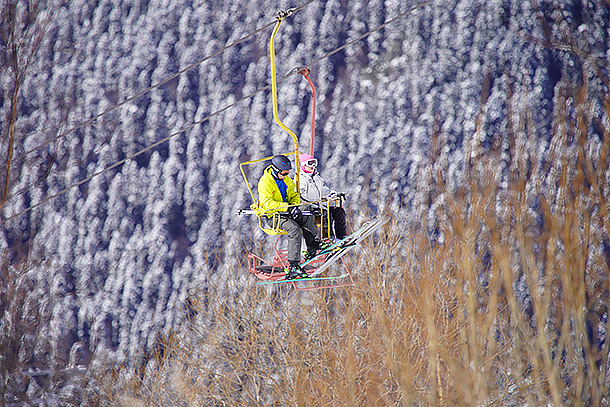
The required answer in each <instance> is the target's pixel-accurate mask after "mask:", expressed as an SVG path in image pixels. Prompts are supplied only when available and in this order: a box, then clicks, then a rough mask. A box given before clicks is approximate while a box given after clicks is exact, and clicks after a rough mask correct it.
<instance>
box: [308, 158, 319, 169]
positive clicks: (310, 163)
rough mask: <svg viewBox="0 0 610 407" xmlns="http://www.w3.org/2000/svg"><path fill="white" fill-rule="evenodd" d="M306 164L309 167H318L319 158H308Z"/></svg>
mask: <svg viewBox="0 0 610 407" xmlns="http://www.w3.org/2000/svg"><path fill="white" fill-rule="evenodd" d="M305 165H306V166H308V167H316V166H317V165H318V160H317V159H316V158H313V159H311V160H307V161H306V162H305Z"/></svg>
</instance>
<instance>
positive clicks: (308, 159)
mask: <svg viewBox="0 0 610 407" xmlns="http://www.w3.org/2000/svg"><path fill="white" fill-rule="evenodd" d="M299 161H300V162H301V169H302V170H303V172H308V173H311V172H315V169H314V171H308V170H307V169H305V166H306V165H308V166H310V167H315V166H317V165H318V160H316V159H315V158H313V157H312V156H311V155H309V154H301V155H299Z"/></svg>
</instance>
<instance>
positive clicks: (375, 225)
mask: <svg viewBox="0 0 610 407" xmlns="http://www.w3.org/2000/svg"><path fill="white" fill-rule="evenodd" d="M388 220H390V218H389V217H388V216H382V217H374V218H373V219H371V220H370V221H368V222H365V223H364V224H363V225H362V226H360V227H359V228H358V230H356V231H355V232H353V233H352V234H351V235H348V236H346V237H345V238H343V239H341V240H339V241H337V242H335V243H334V244H332V245H330V246H329V247H326V248H324V249H322V250H321V251H320V252H319V253H317V254H316V255H315V256H314V257H312V258H311V259H308V260H307V261H305V262H303V263H301V267H303V268H305V266H308V265H311V264H313V263H316V262H318V261H320V259H321V258H324V257H325V259H324V261H323V262H322V264H320V265H319V266H318V267H315V270H314V271H313V273H311V274H310V278H296V279H289V280H287V279H284V280H276V281H263V282H258V283H257V284H278V283H288V282H293V281H315V280H331V279H335V278H342V277H346V275H344V274H341V275H339V276H334V277H315V276H317V275H320V274H321V273H323V272H324V271H326V270H327V269H328V268H329V267H330V266H332V265H333V264H335V263H336V262H337V261H338V260H339V259H340V258H341V257H343V256H345V255H346V254H347V253H349V252H350V251H351V250H352V249H354V248H355V247H356V246H357V245H358V243H360V242H361V241H362V240H364V239H366V238H367V237H368V236H370V235H371V234H372V233H373V232H375V231H376V230H378V229H379V228H380V227H382V226H383V225H385V224H386V223H387V222H388Z"/></svg>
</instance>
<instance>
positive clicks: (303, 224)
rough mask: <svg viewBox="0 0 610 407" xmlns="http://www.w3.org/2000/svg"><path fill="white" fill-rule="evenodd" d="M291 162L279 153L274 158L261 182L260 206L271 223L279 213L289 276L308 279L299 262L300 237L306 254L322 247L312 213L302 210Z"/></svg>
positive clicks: (259, 189) (312, 254) (279, 225)
mask: <svg viewBox="0 0 610 407" xmlns="http://www.w3.org/2000/svg"><path fill="white" fill-rule="evenodd" d="M290 170H292V165H291V163H290V160H289V159H288V157H286V156H284V155H276V156H274V157H273V158H272V159H271V165H270V166H268V167H267V168H266V169H265V171H264V172H263V176H262V177H261V178H260V180H259V181H258V199H259V209H261V210H263V211H265V212H264V214H265V218H266V219H267V221H268V222H272V218H273V216H274V215H275V214H278V216H279V221H278V224H277V226H278V227H279V228H281V229H284V230H285V231H286V232H288V263H289V264H290V267H289V268H288V271H287V272H286V278H287V279H296V278H307V277H309V274H307V272H306V271H305V270H303V269H302V268H301V266H300V265H299V264H300V262H301V240H302V238H305V244H306V245H307V256H308V257H312V256H314V255H315V254H316V252H317V251H318V250H319V249H320V241H319V240H318V239H317V238H316V226H315V223H314V218H313V216H312V215H305V214H303V213H302V212H301V210H300V208H299V204H300V203H301V198H300V197H299V192H298V191H297V188H296V185H295V183H294V181H292V179H291V178H290V177H289V174H290Z"/></svg>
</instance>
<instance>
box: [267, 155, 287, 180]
mask: <svg viewBox="0 0 610 407" xmlns="http://www.w3.org/2000/svg"><path fill="white" fill-rule="evenodd" d="M291 169H292V164H290V160H289V159H288V157H286V156H285V155H276V156H274V157H273V158H272V159H271V173H272V174H273V176H274V177H276V178H278V177H279V175H280V173H281V172H282V171H290V170H291Z"/></svg>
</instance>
